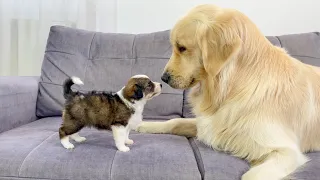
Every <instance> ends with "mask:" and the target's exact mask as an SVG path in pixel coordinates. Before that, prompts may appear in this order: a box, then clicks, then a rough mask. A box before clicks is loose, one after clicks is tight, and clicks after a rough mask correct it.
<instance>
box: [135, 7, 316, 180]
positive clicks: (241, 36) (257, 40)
mask: <svg viewBox="0 0 320 180" xmlns="http://www.w3.org/2000/svg"><path fill="white" fill-rule="evenodd" d="M171 43H172V46H173V53H172V56H171V58H170V60H169V62H168V64H167V65H166V67H165V70H164V72H165V73H164V74H167V76H170V79H166V81H167V83H168V84H169V85H170V86H171V87H173V88H180V89H187V88H191V92H190V94H189V102H190V103H191V105H192V107H193V112H194V114H195V115H196V118H195V119H188V120H185V119H173V120H170V121H167V122H144V123H142V124H141V125H140V126H139V127H138V129H137V130H138V131H139V132H146V133H171V134H176V135H183V136H194V135H196V136H197V138H198V139H199V140H200V141H202V142H204V143H205V144H207V145H209V146H211V147H213V148H214V149H217V150H222V151H226V152H230V153H232V154H233V155H234V156H237V157H241V158H244V159H246V160H247V161H249V162H250V163H251V165H252V167H251V169H250V170H249V171H248V172H246V173H245V174H244V175H243V176H242V179H243V180H253V179H257V180H278V179H283V178H286V177H289V175H290V174H291V173H292V172H294V171H295V170H297V168H299V167H301V166H302V165H303V164H305V163H306V162H307V161H308V159H307V158H306V156H305V155H304V154H303V153H304V152H309V151H316V150H320V131H319V128H320V72H319V70H318V69H317V68H315V67H313V66H310V65H306V64H303V63H302V62H300V61H299V60H297V59H294V58H293V57H291V56H290V55H288V54H287V53H286V51H285V50H283V49H281V48H279V47H276V46H273V45H272V44H271V43H270V42H269V41H268V40H267V39H266V38H265V36H264V35H263V34H262V33H261V32H260V31H259V29H258V28H257V27H256V25H255V24H254V23H253V22H251V20H250V19H249V18H248V17H246V16H245V15H244V14H242V13H241V12H239V11H236V10H233V9H224V8H220V7H217V6H214V5H200V6H197V7H195V8H194V9H192V10H191V11H190V12H189V13H188V14H187V15H186V16H184V17H183V18H182V19H180V20H179V21H178V22H177V23H176V25H175V26H174V28H173V29H172V31H171Z"/></svg>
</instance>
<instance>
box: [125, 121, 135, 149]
mask: <svg viewBox="0 0 320 180" xmlns="http://www.w3.org/2000/svg"><path fill="white" fill-rule="evenodd" d="M130 131H131V128H130V126H129V124H128V125H127V126H126V141H125V143H126V144H129V145H131V144H133V143H134V142H133V140H132V139H129V134H130Z"/></svg>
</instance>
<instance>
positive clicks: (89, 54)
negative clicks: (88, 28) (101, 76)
mask: <svg viewBox="0 0 320 180" xmlns="http://www.w3.org/2000/svg"><path fill="white" fill-rule="evenodd" d="M96 34H97V33H94V34H93V37H92V40H91V43H90V47H89V53H88V59H89V60H92V59H93V58H91V57H90V56H91V47H92V43H93V40H94V38H95V37H96Z"/></svg>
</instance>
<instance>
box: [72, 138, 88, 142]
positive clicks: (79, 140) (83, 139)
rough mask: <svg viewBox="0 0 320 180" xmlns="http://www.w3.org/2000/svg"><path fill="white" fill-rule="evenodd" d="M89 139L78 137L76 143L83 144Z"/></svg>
mask: <svg viewBox="0 0 320 180" xmlns="http://www.w3.org/2000/svg"><path fill="white" fill-rule="evenodd" d="M86 140H87V139H86V138H85V137H78V138H75V139H74V141H76V142H78V143H81V142H84V141H86Z"/></svg>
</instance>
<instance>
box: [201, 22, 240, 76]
mask: <svg viewBox="0 0 320 180" xmlns="http://www.w3.org/2000/svg"><path fill="white" fill-rule="evenodd" d="M218 23H219V21H215V22H207V24H205V22H203V23H202V24H200V25H199V26H198V31H197V34H196V37H197V41H198V45H199V47H200V49H201V51H202V63H203V66H204V69H205V71H206V72H207V73H208V74H210V75H212V76H216V75H217V74H218V73H219V72H220V71H221V69H222V68H223V67H224V65H225V64H226V62H228V61H229V60H231V59H232V58H233V57H234V56H235V55H236V54H237V53H238V52H239V50H240V46H241V39H240V38H239V36H238V35H237V33H236V29H235V28H234V27H228V25H229V26H230V24H218Z"/></svg>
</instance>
